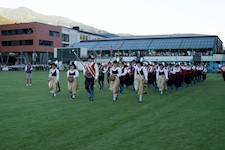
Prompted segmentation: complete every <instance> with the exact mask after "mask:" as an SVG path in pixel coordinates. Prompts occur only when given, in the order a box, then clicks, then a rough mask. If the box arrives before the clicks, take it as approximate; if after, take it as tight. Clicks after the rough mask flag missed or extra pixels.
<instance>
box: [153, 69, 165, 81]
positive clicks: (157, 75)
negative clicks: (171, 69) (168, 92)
mask: <svg viewBox="0 0 225 150" xmlns="http://www.w3.org/2000/svg"><path fill="white" fill-rule="evenodd" d="M159 73H164V76H165V78H166V79H168V71H167V70H166V69H162V70H161V69H160V68H158V69H157V70H156V80H158V78H159Z"/></svg>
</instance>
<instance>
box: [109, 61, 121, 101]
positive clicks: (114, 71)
mask: <svg viewBox="0 0 225 150" xmlns="http://www.w3.org/2000/svg"><path fill="white" fill-rule="evenodd" d="M120 76H121V69H120V68H119V67H118V62H117V61H116V60H115V61H113V66H112V68H111V69H110V77H109V84H110V86H109V90H111V91H112V93H113V101H114V102H115V101H116V100H117V99H118V92H119V89H120Z"/></svg>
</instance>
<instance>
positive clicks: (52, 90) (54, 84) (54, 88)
mask: <svg viewBox="0 0 225 150" xmlns="http://www.w3.org/2000/svg"><path fill="white" fill-rule="evenodd" d="M57 83H58V81H57V78H56V77H51V78H50V80H49V81H48V87H49V91H50V93H56V92H58V84H57Z"/></svg>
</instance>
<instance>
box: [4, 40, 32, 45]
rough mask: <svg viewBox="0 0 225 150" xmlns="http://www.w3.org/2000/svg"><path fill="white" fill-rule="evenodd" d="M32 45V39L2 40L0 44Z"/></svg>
mask: <svg viewBox="0 0 225 150" xmlns="http://www.w3.org/2000/svg"><path fill="white" fill-rule="evenodd" d="M23 45H33V40H17V41H2V46H23Z"/></svg>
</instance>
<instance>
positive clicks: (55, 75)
mask: <svg viewBox="0 0 225 150" xmlns="http://www.w3.org/2000/svg"><path fill="white" fill-rule="evenodd" d="M48 87H49V91H50V93H52V94H53V97H56V93H57V92H60V86H59V70H58V69H57V64H56V63H55V62H54V63H52V64H51V69H50V70H49V75H48Z"/></svg>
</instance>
